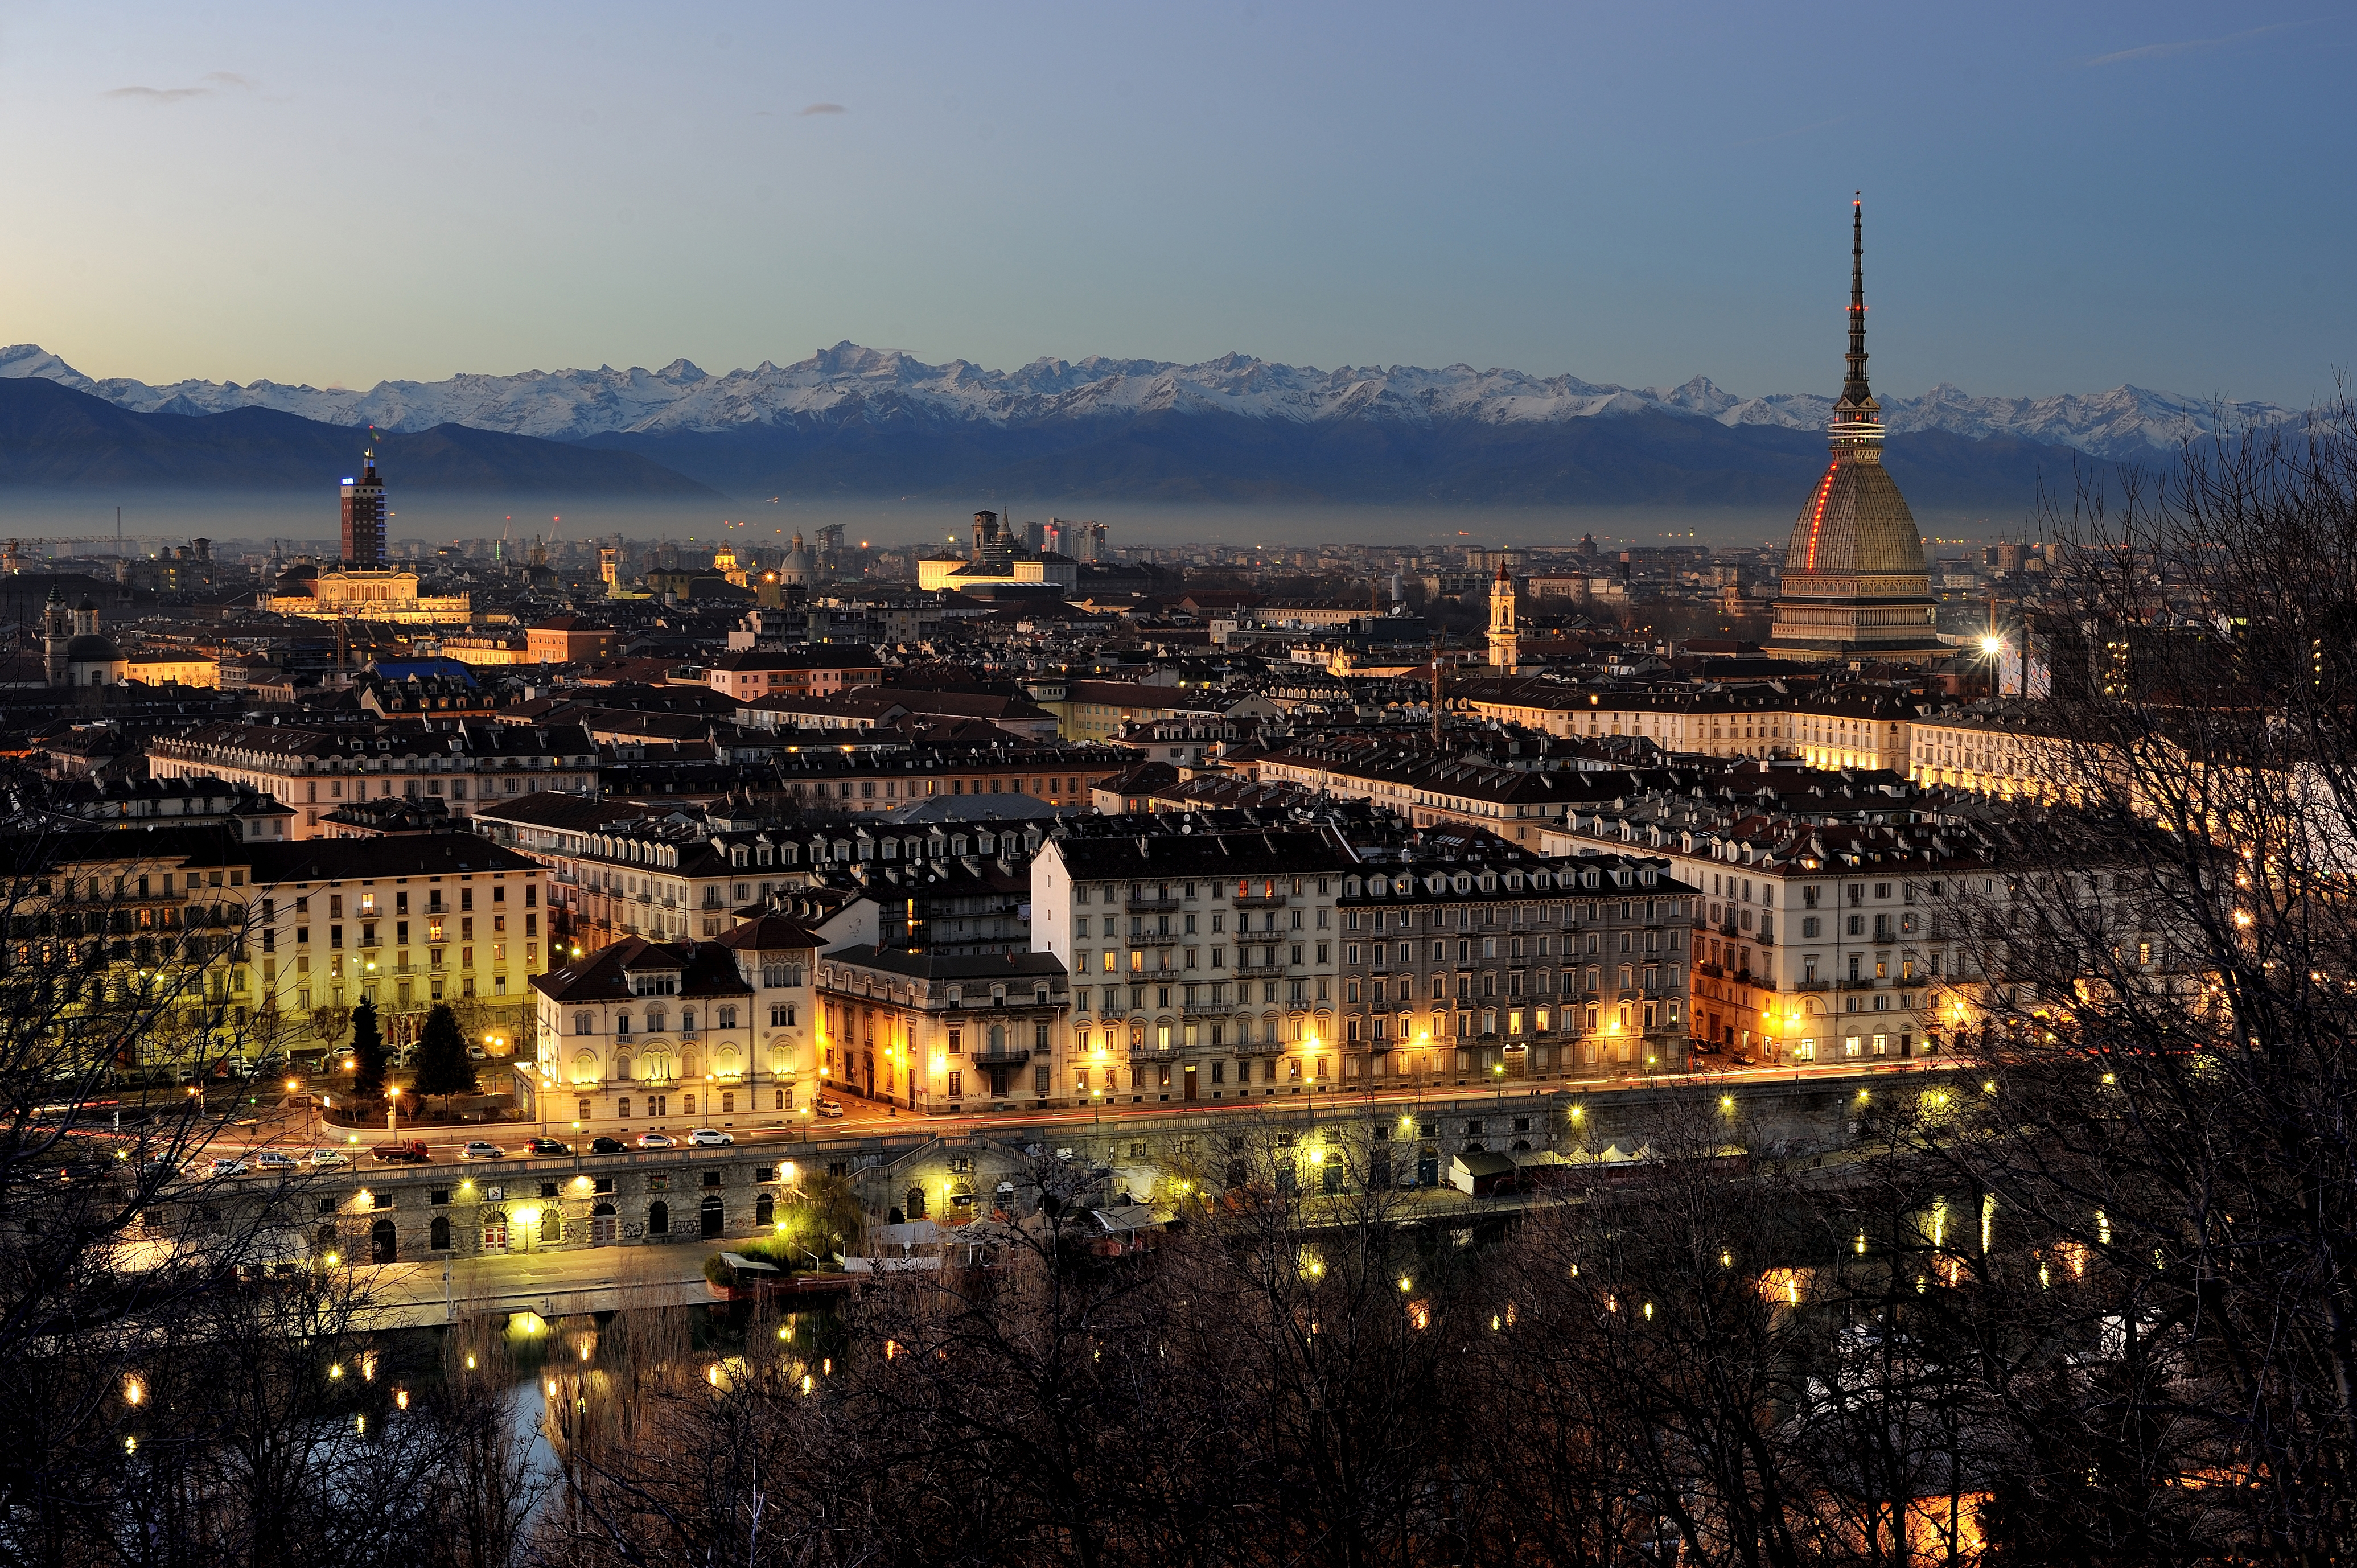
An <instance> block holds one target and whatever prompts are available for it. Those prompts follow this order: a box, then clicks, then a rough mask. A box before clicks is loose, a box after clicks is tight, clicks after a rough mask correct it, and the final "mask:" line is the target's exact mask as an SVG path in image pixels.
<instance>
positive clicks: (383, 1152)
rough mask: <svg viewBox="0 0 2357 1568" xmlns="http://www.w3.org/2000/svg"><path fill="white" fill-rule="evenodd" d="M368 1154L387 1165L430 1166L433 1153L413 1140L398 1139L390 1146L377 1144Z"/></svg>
mask: <svg viewBox="0 0 2357 1568" xmlns="http://www.w3.org/2000/svg"><path fill="white" fill-rule="evenodd" d="M369 1153H371V1154H372V1155H375V1156H376V1157H377V1158H378V1159H380V1160H382V1161H383V1162H384V1163H385V1164H386V1165H427V1164H430V1163H431V1162H432V1160H433V1158H434V1152H433V1151H432V1150H431V1149H428V1148H427V1147H426V1146H425V1144H423V1143H421V1142H420V1141H419V1140H417V1139H415V1138H398V1139H395V1140H394V1141H393V1142H392V1143H390V1144H378V1145H377V1146H376V1147H375V1148H373V1149H371V1150H370V1151H369Z"/></svg>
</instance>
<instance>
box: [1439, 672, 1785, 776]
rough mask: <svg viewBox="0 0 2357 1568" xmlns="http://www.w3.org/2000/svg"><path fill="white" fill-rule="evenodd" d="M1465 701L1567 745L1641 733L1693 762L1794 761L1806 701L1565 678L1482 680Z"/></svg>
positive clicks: (1779, 693)
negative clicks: (1583, 683) (1586, 683)
mask: <svg viewBox="0 0 2357 1568" xmlns="http://www.w3.org/2000/svg"><path fill="white" fill-rule="evenodd" d="M1458 700H1459V701H1460V702H1462V703H1464V705H1465V706H1466V707H1468V708H1469V709H1471V710H1472V711H1473V712H1474V713H1477V714H1480V715H1481V716H1482V717H1483V718H1486V719H1497V720H1499V721H1501V722H1503V723H1507V724H1516V725H1523V726H1524V727H1526V728H1529V729H1534V730H1541V731H1544V733H1546V734H1548V735H1551V736H1560V737H1562V738H1564V739H1566V740H1599V739H1606V738H1609V737H1611V736H1639V737H1641V738H1643V739H1645V740H1649V741H1651V742H1652V743H1653V744H1654V745H1655V746H1659V747H1661V748H1662V750H1663V751H1665V752H1675V753H1677V754H1679V755H1681V756H1687V757H1727V758H1737V757H1781V756H1789V755H1791V754H1792V751H1793V750H1794V748H1795V747H1796V746H1797V745H1798V744H1799V737H1800V730H1799V723H1800V720H1799V715H1798V709H1799V705H1800V704H1799V703H1797V702H1796V701H1795V699H1794V697H1793V695H1792V693H1791V691H1790V690H1788V689H1787V688H1786V687H1785V686H1784V684H1783V683H1782V682H1758V683H1757V684H1745V685H1727V686H1722V685H1718V684H1716V683H1710V684H1703V685H1682V686H1669V687H1661V688H1652V689H1638V690H1610V689H1590V688H1587V687H1580V686H1573V685H1569V684H1566V683H1565V682H1559V681H1546V680H1520V681H1516V680H1502V681H1492V682H1479V683H1478V684H1476V685H1474V686H1473V687H1472V688H1471V689H1469V690H1468V691H1466V692H1463V693H1460V694H1459V697H1458Z"/></svg>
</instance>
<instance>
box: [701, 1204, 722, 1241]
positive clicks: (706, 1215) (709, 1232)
mask: <svg viewBox="0 0 2357 1568" xmlns="http://www.w3.org/2000/svg"><path fill="white" fill-rule="evenodd" d="M696 1220H697V1228H698V1229H699V1230H701V1231H702V1232H703V1234H704V1239H705V1240H707V1241H709V1240H712V1239H713V1238H714V1237H716V1236H717V1235H719V1234H720V1232H721V1230H722V1229H723V1227H724V1225H725V1224H726V1214H725V1212H724V1211H723V1210H722V1208H721V1207H720V1195H719V1194H718V1193H714V1194H711V1195H710V1196H708V1197H705V1200H704V1202H703V1203H702V1204H701V1205H700V1206H699V1207H698V1208H697V1210H696Z"/></svg>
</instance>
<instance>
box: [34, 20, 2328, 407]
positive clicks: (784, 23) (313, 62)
mask: <svg viewBox="0 0 2357 1568" xmlns="http://www.w3.org/2000/svg"><path fill="white" fill-rule="evenodd" d="M2352 51H2357V16H2352V12H2351V10H2350V8H2349V7H2347V6H2346V5H2332V4H2321V5H2319V4H2309V5H2304V6H2299V7H2287V6H2284V5H2275V4H2271V3H2267V0H2255V3H2250V4H2243V5H2175V4H2138V5H2055V4H2051V3H2050V0H2049V3H2046V4H2040V5H1989V4H1986V3H1975V4H1971V5H1900V4H1884V5H1875V6H1840V5H1823V4H1815V5H1805V6H1801V5H1792V6H1763V5H1749V4H1746V5H1736V4H1718V5H1626V4H1614V5H1563V4H1556V5H1530V6H1513V5H1491V6H1480V5H1432V4H1429V3H1419V4H1414V5H1347V6H1345V5H1285V4H1274V3H1265V0H1219V3H1211V4H1183V5H1160V6H1148V5H1130V4H1104V3H1098V4H1090V5H1071V6H1051V5H1010V4H990V5H974V4H962V5H941V6H926V5H888V4H866V5H827V6H823V7H819V6H798V5H774V4H762V5H718V4H716V5H695V4H683V3H672V4H663V5H649V4H644V3H643V0H641V3H639V4H632V5H603V4H580V3H572V4H565V5H527V4H518V3H514V0H493V3H490V4H484V3H482V0H474V3H471V4H467V5H437V4H415V3H413V4H409V5H400V6H384V5H380V6H373V7H371V6H345V5H319V4H317V0H308V3H305V4H299V5H264V4H254V3H250V0H245V3H239V4H221V3H220V0H215V3H214V4H211V5H203V4H198V5H190V4H188V3H186V0H180V3H177V4H173V5H105V4H102V3H98V0H81V3H78V4H33V5H23V4H18V5H0V139H5V145H6V146H7V148H8V155H7V169H8V175H7V178H6V181H5V190H6V193H7V194H6V201H5V223H0V339H5V340H7V341H17V342H23V341H30V342H38V343H40V344H41V345H43V346H44V347H46V348H48V349H51V350H52V351H54V352H56V353H59V354H60V355H62V356H64V357H65V358H66V359H68V360H71V361H72V362H73V363H74V364H76V365H77V366H79V367H80V368H81V369H82V370H84V371H88V372H90V373H91V374H93V375H128V376H137V377H139V378H141V379H144V380H147V381H167V380H172V379H177V378H179V377H183V376H202V377H209V378H227V379H231V380H237V381H248V380H253V379H258V378H262V377H269V378H272V379H275V380H281V381H312V382H315V383H319V384H326V383H328V382H337V381H340V382H343V383H345V384H348V385H354V386H360V385H366V384H368V383H371V382H372V381H377V380H379V379H381V378H384V377H416V378H426V379H434V378H439V377H442V376H447V375H449V374H451V373H452V372H454V371H487V372H508V371H519V370H524V369H529V368H535V367H537V368H554V367H558V366H565V365H594V364H597V363H600V362H605V363H612V364H616V365H622V364H630V363H638V364H645V365H650V366H652V365H660V364H662V363H664V362H666V361H668V360H672V359H673V358H674V357H676V356H681V355H684V356H686V357H687V358H689V359H692V360H695V361H696V362H697V363H699V364H702V365H703V366H705V368H706V369H708V370H716V371H718V370H726V369H729V368H732V367H735V366H738V365H750V364H755V363H758V362H759V361H760V360H764V359H771V360H778V361H780V362H784V361H787V360H795V359H800V358H802V357H803V356H805V355H807V354H808V353H809V352H810V351H811V350H812V349H814V348H816V347H818V346H820V345H822V344H831V343H834V342H835V341H837V340H839V339H843V338H849V339H852V340H854V341H856V342H860V343H865V344H868V345H870V346H873V347H877V348H883V349H907V350H909V351H910V352H912V353H914V354H917V355H919V356H920V357H921V358H924V359H927V360H944V359H952V358H956V357H960V356H963V357H965V358H968V359H971V360H976V361H978V362H980V363H982V364H985V365H991V366H1008V365H1013V364H1017V363H1020V362H1022V361H1024V360H1030V359H1034V358H1037V357H1039V356H1042V355H1049V356H1059V357H1063V358H1068V359H1070V358H1078V357H1080V356H1082V355H1085V354H1091V353H1099V354H1109V355H1119V356H1137V357H1151V358H1157V359H1175V360H1198V359H1205V358H1210V357H1212V356H1215V355H1218V354H1221V353H1223V352H1227V351H1229V350H1232V349H1233V350H1239V351H1243V352H1246V353H1253V354H1258V355H1262V356H1265V357H1268V358H1273V359H1282V360H1292V361H1294V362H1297V363H1306V364H1314V365H1318V366H1328V367H1330V366H1333V365H1336V364H1341V363H1350V364H1375V363H1381V364H1398V363H1410V364H1423V365H1442V364H1448V363H1450V362H1454V361H1458V360H1463V361H1467V362H1469V363H1471V364H1474V365H1477V366H1489V365H1508V366H1514V367H1518V368H1521V369H1523V370H1528V371H1537V372H1542V373H1555V372H1561V371H1570V372H1573V373H1575V374H1577V375H1581V376H1585V377H1587V378H1588V379H1590V380H1595V381H1622V382H1627V383H1631V384H1640V385H1653V384H1666V383H1672V382H1675V381H1683V380H1684V379H1685V378H1686V377H1688V376H1691V375H1694V374H1696V373H1703V374H1707V375H1709V376H1711V377H1713V378H1714V379H1716V380H1717V381H1719V382H1720V383H1721V384H1722V385H1725V386H1727V387H1728V388H1729V389H1730V390H1732V391H1735V392H1742V393H1751V392H1778V391H1798V390H1813V391H1818V392H1827V393H1831V392H1834V391H1835V389H1836V386H1837V383H1838V381H1839V373H1840V359H1839V356H1840V350H1841V342H1840V332H1841V318H1842V306H1843V305H1844V304H1845V302H1846V287H1847V281H1848V280H1847V263H1848V255H1847V252H1848V243H1849V236H1848V201H1849V195H1850V191H1851V190H1852V188H1864V190H1865V192H1866V199H1867V286H1868V295H1869V298H1870V299H1871V300H1872V302H1873V305H1874V316H1873V325H1874V337H1873V341H1872V345H1871V346H1872V349H1873V351H1874V370H1875V374H1876V381H1877V385H1878V387H1880V388H1882V389H1884V390H1886V391H1889V392H1907V393H1913V392H1921V391H1922V390H1923V389H1924V388H1926V387H1928V386H1930V385H1932V383H1934V382H1937V381H1952V382H1954V383H1956V384H1957V385H1960V386H1962V387H1964V388H1965V389H1966V390H1968V391H1972V392H2005V393H2043V392H2060V391H2093V390H2096V389H2099V388H2104V387H2109V386H2113V385H2115V384H2117V383H2119V382H2121V381H2133V382H2136V383H2138V384H2140V385H2145V386H2150V387H2157V388H2164V389H2169V390H2173V391H2178V392H2191V393H2196V394H2201V395H2222V396H2229V397H2262V398H2269V399H2273V400H2275V401H2277V402H2282V403H2306V402H2308V401H2309V400H2310V399H2312V398H2314V397H2315V396H2317V395H2319V393H2320V392H2326V391H2328V390H2329V389H2330V385H2331V378H2332V375H2333V373H2334V372H2335V371H2336V370H2340V369H2342V368H2344V367H2347V366H2349V365H2350V364H2351V362H2352V341H2357V338H2352V326H2357V303H2352V288H2351V275H2350V258H2351V256H2352V254H2357V246H2352V240H2353V239H2357V232H2352V231H2357V203H2352V199H2351V198H2352V194H2357V192H2352V177H2351V170H2352V157H2357V153H2352V138H2351V136H2350V134H2349V119H2348V105H2349V102H2350V92H2351V89H2350V87H2349V82H2350V81H2351V80H2352V70H2351V67H2352ZM2336 104H2338V105H2340V108H2338V109H2335V108H2334V107H2333V106H2334V105H2336Z"/></svg>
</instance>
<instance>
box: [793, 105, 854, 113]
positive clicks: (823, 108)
mask: <svg viewBox="0 0 2357 1568" xmlns="http://www.w3.org/2000/svg"><path fill="white" fill-rule="evenodd" d="M802 113H804V114H848V113H851V111H849V110H848V109H845V107H844V106H843V105H842V104H840V103H813V104H811V105H810V106H809V107H808V108H805V109H804V110H802Z"/></svg>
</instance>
